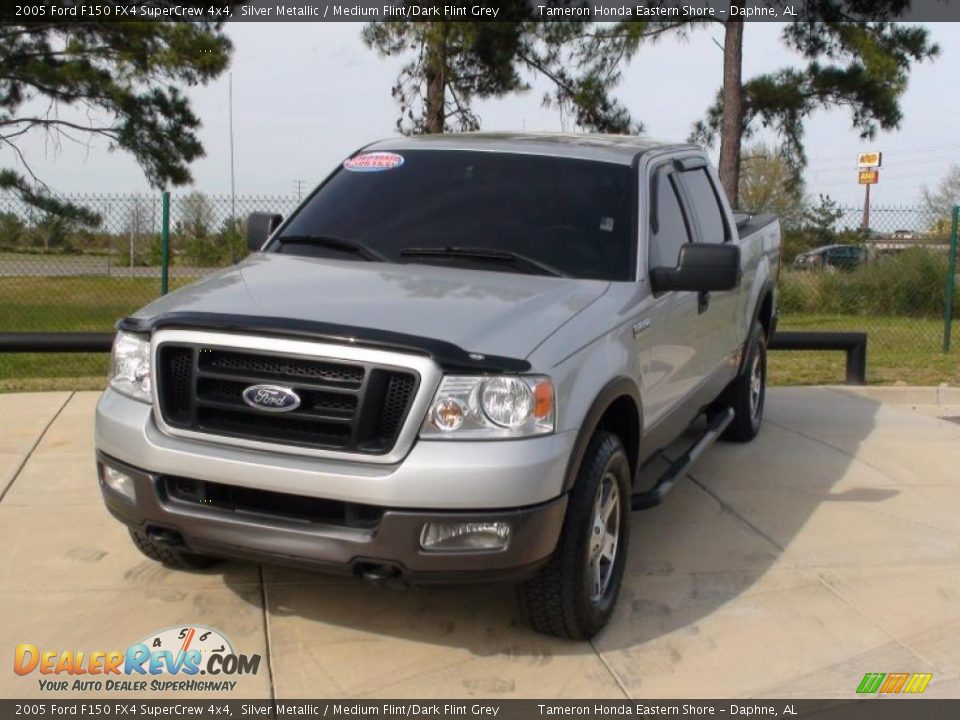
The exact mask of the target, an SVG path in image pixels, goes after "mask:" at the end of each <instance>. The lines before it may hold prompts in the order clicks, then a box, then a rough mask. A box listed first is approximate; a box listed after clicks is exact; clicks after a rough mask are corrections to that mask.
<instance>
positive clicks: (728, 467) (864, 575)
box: [0, 388, 960, 698]
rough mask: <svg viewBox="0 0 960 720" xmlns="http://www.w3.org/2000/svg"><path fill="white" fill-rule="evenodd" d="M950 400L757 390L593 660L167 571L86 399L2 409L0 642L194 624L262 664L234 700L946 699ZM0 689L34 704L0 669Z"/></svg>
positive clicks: (457, 609) (389, 600)
mask: <svg viewBox="0 0 960 720" xmlns="http://www.w3.org/2000/svg"><path fill="white" fill-rule="evenodd" d="M954 390H955V389H952V388H879V389H878V388H866V389H852V388H775V389H772V390H771V392H770V394H769V397H768V404H767V418H766V425H765V427H764V429H763V431H762V432H761V434H760V436H759V437H758V438H757V439H756V440H755V441H754V442H753V443H750V444H747V445H727V444H721V445H718V446H716V447H714V448H712V449H711V450H710V451H708V453H707V454H706V455H705V456H704V457H703V458H702V459H701V460H700V462H699V463H698V464H697V465H696V466H695V467H694V468H693V469H692V470H691V472H690V476H689V477H688V478H687V479H686V480H685V481H684V482H683V483H681V484H680V485H679V486H678V488H677V489H676V491H675V492H674V493H673V494H672V495H671V496H670V498H669V499H668V501H667V502H666V503H665V504H664V505H663V506H661V507H659V508H657V509H654V510H651V511H647V512H643V513H637V514H635V516H634V520H633V526H632V533H633V538H632V546H631V554H630V557H629V561H628V568H627V573H626V580H625V584H624V589H623V594H622V596H621V600H620V604H619V607H618V610H617V613H616V615H615V617H614V619H613V621H612V622H611V624H610V626H609V627H608V628H607V629H606V630H605V631H604V632H603V633H601V634H600V635H599V636H598V637H597V638H595V639H594V641H593V642H591V643H570V642H564V641H560V640H556V639H552V638H546V637H542V636H539V635H537V634H535V633H533V632H532V631H530V630H529V629H527V628H526V627H524V626H523V624H522V623H521V621H520V618H519V615H518V612H517V609H516V606H515V603H514V601H513V597H512V593H511V592H510V590H509V589H507V588H497V587H486V586H478V587H459V588H430V589H407V590H393V589H386V588H378V587H372V586H369V585H366V584H363V583H361V582H359V581H353V580H349V579H347V580H344V579H342V578H337V577H332V576H326V575H320V574H314V573H309V572H303V571H297V570H289V569H284V568H278V567H262V568H261V567H259V566H257V565H253V564H247V563H234V562H230V563H225V564H223V565H221V566H219V567H217V568H215V569H212V570H209V571H204V572H193V573H187V572H177V571H171V570H167V569H165V568H164V567H162V566H160V565H157V564H155V563H153V562H151V561H150V560H148V559H146V558H144V557H143V556H141V555H140V554H139V553H138V552H137V551H136V549H135V548H133V546H132V545H131V544H130V542H129V540H128V538H127V535H126V531H125V530H124V529H123V528H122V527H121V526H120V525H119V524H118V523H117V522H115V521H114V520H113V519H112V518H110V516H109V515H108V513H107V512H106V510H104V508H103V506H102V504H101V501H100V497H99V490H98V489H97V481H96V473H95V468H94V463H93V437H92V413H93V408H94V405H95V403H96V398H97V395H96V393H75V394H72V393H39V394H30V395H0V494H2V498H3V499H2V502H0V547H2V548H3V552H4V558H5V561H4V562H3V563H2V564H0V647H2V648H6V650H4V652H8V653H9V652H10V650H11V648H12V646H13V645H15V644H17V643H21V642H30V643H34V644H36V645H38V646H41V647H46V648H51V649H65V648H68V647H69V648H76V649H88V650H109V649H113V648H124V647H126V646H127V645H129V644H130V643H132V642H136V641H139V640H140V639H142V638H144V637H145V636H147V635H150V634H151V633H153V632H154V631H156V630H159V629H162V628H165V627H171V626H179V625H183V624H203V625H208V626H212V627H215V628H217V629H219V630H221V631H222V632H224V633H225V634H226V635H227V636H228V637H229V638H230V639H231V640H232V642H233V644H234V646H235V647H236V648H237V649H238V650H239V651H240V652H244V653H248V654H249V653H258V654H261V655H262V656H263V657H264V665H263V666H262V667H261V669H260V672H258V673H257V674H256V675H254V676H248V677H245V678H243V679H242V680H241V684H240V686H239V688H238V689H237V691H235V692H234V693H232V696H233V697H277V698H297V697H311V696H313V697H316V696H335V697H344V698H346V697H421V698H423V697H428V698H429V697H464V698H467V697H498V698H509V697H609V698H622V697H637V698H640V697H693V696H700V697H711V696H722V697H726V696H736V697H773V696H779V697H823V696H828V697H838V698H843V697H851V696H852V695H853V694H854V690H855V688H856V686H857V684H858V683H859V680H860V678H861V677H862V676H863V674H864V673H866V672H932V673H934V678H933V681H932V682H931V683H930V685H929V687H928V689H927V691H926V693H925V694H926V695H927V696H933V697H957V696H958V695H960V612H958V608H960V512H958V510H960V424H957V423H953V422H951V421H949V420H945V419H944V418H945V417H950V416H951V414H953V415H956V414H960V413H958V412H957V410H958V409H960V397H958V396H957V393H956V392H953V391H954ZM0 694H2V695H3V696H6V697H14V696H19V697H34V696H39V695H41V694H42V693H41V691H40V690H39V687H38V685H37V681H36V676H35V675H34V676H31V677H27V678H21V677H17V676H15V675H14V674H13V673H10V672H9V671H8V672H4V673H0ZM90 694H91V695H96V694H97V693H96V692H92V693H90ZM61 696H66V695H63V694H61ZM178 697H182V695H178Z"/></svg>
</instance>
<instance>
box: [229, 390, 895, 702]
mask: <svg viewBox="0 0 960 720" xmlns="http://www.w3.org/2000/svg"><path fill="white" fill-rule="evenodd" d="M879 407H880V406H879V405H878V404H877V403H874V402H872V401H869V400H864V399H861V398H855V397H850V396H846V395H844V394H841V393H837V392H835V391H827V390H822V389H814V388H789V389H775V390H774V391H772V392H771V394H770V397H769V398H768V404H767V417H766V422H765V425H764V428H763V430H762V431H761V434H760V435H759V436H758V437H757V438H756V439H755V440H754V441H753V442H752V443H749V444H746V445H735V444H724V443H720V444H718V445H716V446H714V447H713V448H711V449H710V450H709V451H708V452H707V453H706V454H705V455H704V457H703V458H701V459H700V461H699V462H698V464H697V465H695V466H694V467H693V469H692V470H691V472H690V475H689V476H688V477H687V478H686V479H685V480H684V481H683V482H682V483H681V484H680V485H678V487H677V488H676V489H675V491H674V492H673V493H672V494H671V495H670V496H669V497H668V498H667V500H666V502H665V503H664V504H663V505H661V506H660V507H658V508H654V509H652V510H647V511H641V512H635V513H634V514H633V520H632V524H631V533H632V537H631V544H630V551H629V553H630V554H629V558H628V562H627V568H626V572H625V576H624V585H623V590H622V592H621V595H620V600H619V605H618V607H617V610H616V612H615V615H614V617H613V620H612V621H611V623H610V625H609V626H608V627H607V628H606V629H605V630H604V631H603V632H602V633H601V634H600V635H599V636H598V637H597V638H595V639H594V641H593V643H592V645H593V647H591V645H590V644H587V643H573V642H566V641H561V640H557V639H553V638H547V637H544V636H540V635H538V634H536V633H534V632H533V631H532V630H530V629H529V628H527V627H526V626H525V625H524V624H523V622H522V620H521V619H520V615H519V612H518V609H517V606H516V603H515V600H514V595H513V592H512V589H511V588H509V587H503V586H482V585H480V586H461V587H436V588H409V589H403V590H395V589H391V588H383V587H377V586H372V585H370V584H368V583H365V582H362V581H359V580H349V579H346V580H341V579H337V578H334V577H330V576H324V575H318V574H312V573H307V572H300V571H295V570H284V569H280V568H271V567H264V568H263V577H264V590H265V592H264V597H265V600H266V603H267V608H268V611H269V624H270V634H271V640H272V642H273V641H278V640H279V641H282V642H283V643H284V647H285V648H286V650H285V653H286V652H291V650H290V648H294V649H293V650H292V652H294V653H300V654H302V655H303V657H300V658H299V660H298V659H297V658H296V657H287V658H285V660H284V662H285V663H286V662H290V663H296V662H299V661H300V660H303V661H306V659H307V657H308V656H309V657H310V658H313V659H316V658H317V657H318V656H319V655H322V654H324V647H329V648H330V650H331V652H333V648H334V646H335V647H336V648H338V649H337V653H341V652H343V649H344V648H345V647H347V646H348V645H350V644H351V643H355V644H357V645H358V646H363V650H359V649H358V650H357V652H363V653H367V654H370V653H373V652H375V651H374V646H372V645H371V644H370V643H371V642H372V641H373V640H375V639H387V638H390V639H396V640H400V641H409V642H408V645H407V647H408V648H414V650H413V651H411V652H414V655H413V656H411V657H414V656H420V655H423V654H424V653H425V652H427V650H425V649H424V646H440V647H447V648H449V647H456V648H459V649H461V650H465V651H467V652H468V653H470V654H471V655H474V656H492V655H500V656H509V657H510V658H512V659H515V660H517V661H522V663H523V664H527V665H531V666H538V665H546V664H547V663H549V662H550V661H551V659H556V658H558V657H559V656H570V655H577V654H586V653H590V654H593V653H594V652H595V649H596V650H600V651H601V652H608V651H616V650H625V651H627V653H628V654H629V653H630V652H633V651H635V652H637V653H641V652H650V653H653V654H654V657H648V658H647V661H650V662H656V663H658V664H676V663H678V662H679V661H680V659H681V657H682V653H683V650H682V649H681V648H682V646H683V645H684V643H683V642H675V641H674V640H675V639H677V638H682V637H683V636H697V635H699V634H700V624H701V623H702V622H703V621H704V620H705V619H707V618H709V617H710V616H711V615H713V614H714V613H716V612H718V611H719V610H721V609H722V608H727V609H728V610H729V609H730V607H734V608H735V607H736V606H735V605H732V604H734V603H737V602H740V601H741V599H742V598H743V597H744V596H747V595H749V594H751V593H759V592H763V591H765V590H768V589H770V588H774V589H775V588H776V587H777V586H778V581H776V580H771V579H770V577H773V576H777V572H772V571H779V570H786V571H789V570H790V569H797V568H799V567H802V565H803V564H804V562H805V561H804V560H803V558H810V557H813V558H817V557H818V553H821V554H822V553H829V552H830V551H831V547H832V546H831V542H833V543H839V544H841V545H842V544H843V543H844V542H845V539H844V537H843V531H842V530H841V531H840V534H839V535H837V534H836V533H834V534H833V540H832V541H831V540H830V539H829V538H818V537H815V536H816V535H817V533H816V532H813V531H807V532H805V528H807V526H808V525H809V524H810V520H811V518H812V517H813V516H814V515H815V514H817V513H818V512H820V511H821V509H823V508H825V507H826V506H828V505H830V504H833V503H849V502H852V503H867V504H869V503H881V502H883V501H884V500H886V499H887V498H890V497H892V496H893V495H896V494H897V492H898V490H897V486H896V484H895V483H894V482H893V481H891V480H889V479H888V478H886V477H885V476H884V475H883V474H882V473H881V472H880V471H878V470H876V469H875V468H872V467H870V466H869V465H867V464H865V463H862V462H859V461H857V460H856V459H855V455H856V452H857V449H858V447H859V446H860V444H861V443H862V442H863V440H864V439H866V438H867V437H868V436H869V435H870V433H871V431H872V429H873V428H874V426H875V414H876V412H877V410H878V408H879ZM829 515H830V517H831V518H835V517H836V515H835V513H833V512H832V511H831V512H830V513H829ZM830 522H834V520H830ZM838 522H840V523H841V525H842V519H841V520H839V521H838ZM795 543H799V544H800V545H802V546H803V547H802V548H801V549H800V552H798V553H794V552H793V551H792V547H793V545H794V544H795ZM797 558H800V559H799V560H798V559H797ZM230 575H231V573H227V574H226V577H225V581H226V582H227V585H228V586H231V583H230ZM768 576H770V577H768ZM761 586H762V587H761ZM234 589H235V590H236V591H237V592H238V594H241V592H242V590H243V587H242V586H240V585H238V586H236V587H235V588H234ZM241 596H244V595H241ZM247 597H248V596H247ZM744 612H747V613H749V609H746V610H744ZM773 612H774V613H775V612H776V607H774V608H773ZM736 627H738V628H741V629H742V631H743V633H744V634H743V637H740V638H737V637H736V636H734V637H731V636H729V635H727V636H726V637H725V638H724V639H723V640H722V642H735V643H738V644H742V643H750V642H752V637H750V636H749V635H750V633H749V632H748V631H747V630H746V628H749V627H750V623H749V622H746V623H745V624H744V625H737V626H736ZM735 632H739V631H735ZM705 634H707V633H705ZM668 636H669V637H668ZM658 639H664V640H663V642H658V643H656V648H652V647H650V646H651V645H652V644H654V641H656V640H658ZM700 640H701V641H703V642H706V643H707V644H708V645H710V644H713V643H714V642H715V641H714V640H712V639H710V638H705V639H704V638H701V639H700ZM716 642H721V641H720V640H717V641H716ZM644 645H646V646H648V647H647V648H642V647H641V646H644ZM399 648H400V646H392V649H391V655H392V656H393V657H394V658H398V657H406V656H404V655H398V654H397V651H398V650H399ZM358 657H362V655H359V656H358ZM371 662H372V663H373V664H374V665H377V664H378V662H379V661H377V660H376V659H374V658H372V657H371ZM394 662H395V660H394ZM637 672H638V673H639V672H640V669H639V666H638V670H637ZM624 681H625V682H626V684H627V685H628V686H630V685H631V678H629V677H628V678H624ZM636 681H637V682H639V681H640V680H639V677H638V678H636ZM505 682H506V681H505ZM484 691H489V692H494V691H495V689H489V688H488V689H486V690H484Z"/></svg>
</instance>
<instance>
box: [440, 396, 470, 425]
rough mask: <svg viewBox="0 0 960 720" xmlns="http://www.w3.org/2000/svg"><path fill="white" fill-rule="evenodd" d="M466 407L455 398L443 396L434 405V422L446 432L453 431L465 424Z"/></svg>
mask: <svg viewBox="0 0 960 720" xmlns="http://www.w3.org/2000/svg"><path fill="white" fill-rule="evenodd" d="M463 416H464V407H463V405H461V404H460V403H459V402H457V401H456V400H454V399H453V398H443V399H441V400H439V401H438V402H437V404H436V405H434V406H433V422H434V423H435V424H436V426H437V427H438V428H440V429H441V430H443V431H444V432H453V431H454V430H458V429H459V428H460V426H461V425H463Z"/></svg>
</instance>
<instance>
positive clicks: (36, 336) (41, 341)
mask: <svg viewBox="0 0 960 720" xmlns="http://www.w3.org/2000/svg"><path fill="white" fill-rule="evenodd" d="M113 338H114V334H113V333H95V332H5V333H0V353H34V352H40V353H43V352H51V353H54V352H56V353H89V352H110V348H111V346H112V345H113ZM769 348H770V349H771V350H842V351H844V352H846V354H847V376H846V378H845V382H846V384H847V385H866V384H867V334H866V333H865V332H784V331H777V332H775V333H774V335H773V337H772V338H771V339H770V344H769Z"/></svg>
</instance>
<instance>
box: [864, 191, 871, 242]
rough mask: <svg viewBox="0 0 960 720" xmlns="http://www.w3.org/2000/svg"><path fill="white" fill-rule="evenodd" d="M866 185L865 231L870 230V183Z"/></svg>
mask: <svg viewBox="0 0 960 720" xmlns="http://www.w3.org/2000/svg"><path fill="white" fill-rule="evenodd" d="M864 187H865V188H866V189H867V191H866V193H865V194H864V196H863V231H864V232H870V183H867V184H866V185H864Z"/></svg>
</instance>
